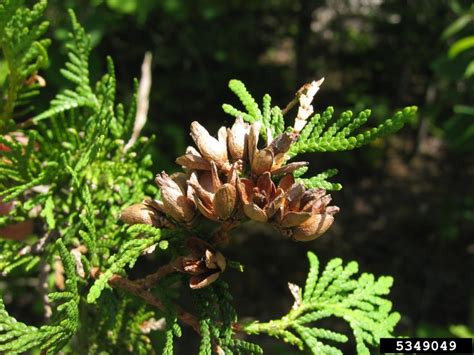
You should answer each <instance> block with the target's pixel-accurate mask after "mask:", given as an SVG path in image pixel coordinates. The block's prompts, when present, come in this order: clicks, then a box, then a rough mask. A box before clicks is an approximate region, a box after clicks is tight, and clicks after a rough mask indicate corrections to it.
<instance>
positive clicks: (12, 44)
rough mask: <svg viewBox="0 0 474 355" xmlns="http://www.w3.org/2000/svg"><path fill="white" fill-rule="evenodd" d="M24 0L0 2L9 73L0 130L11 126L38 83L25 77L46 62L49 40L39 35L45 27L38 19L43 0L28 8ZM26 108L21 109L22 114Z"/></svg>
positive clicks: (1, 33) (2, 44) (1, 44)
mask: <svg viewBox="0 0 474 355" xmlns="http://www.w3.org/2000/svg"><path fill="white" fill-rule="evenodd" d="M24 3H25V1H24V0H5V1H2V3H1V4H0V47H1V50H2V53H3V57H4V59H5V61H6V63H7V65H8V69H9V74H8V76H7V78H6V80H5V82H4V83H1V86H2V92H5V93H6V95H5V97H3V98H2V100H1V101H0V112H1V115H0V133H1V132H2V131H3V130H4V129H5V128H6V127H11V126H13V125H14V120H13V117H14V111H15V108H17V107H20V106H25V105H27V104H29V102H30V100H31V98H32V97H33V96H35V95H37V94H38V92H39V91H38V88H39V85H38V84H36V83H34V82H31V83H27V79H29V78H30V77H32V76H33V75H35V74H36V73H37V72H38V71H39V70H40V69H42V68H44V67H46V66H47V64H48V53H47V48H48V46H49V44H50V40H49V39H43V38H41V37H42V36H43V34H44V33H45V32H46V30H47V28H48V22H47V21H41V17H42V15H43V12H44V10H45V8H46V0H43V1H39V2H38V3H37V4H36V5H34V6H33V7H32V8H31V9H29V8H28V7H26V6H24ZM24 112H25V111H23V113H24Z"/></svg>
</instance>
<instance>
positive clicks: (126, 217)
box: [120, 201, 174, 228]
mask: <svg viewBox="0 0 474 355" xmlns="http://www.w3.org/2000/svg"><path fill="white" fill-rule="evenodd" d="M120 220H121V221H123V222H125V223H127V224H148V225H152V226H155V227H157V228H173V227H174V224H173V223H171V222H170V221H169V220H168V219H167V218H166V217H165V216H164V215H163V214H162V213H160V212H159V211H158V210H157V209H156V208H154V207H153V202H152V201H145V202H144V203H137V204H134V205H131V206H129V207H127V208H125V209H124V210H123V211H122V213H121V214H120Z"/></svg>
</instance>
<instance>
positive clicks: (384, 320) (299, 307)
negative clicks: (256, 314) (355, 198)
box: [245, 252, 400, 354]
mask: <svg viewBox="0 0 474 355" xmlns="http://www.w3.org/2000/svg"><path fill="white" fill-rule="evenodd" d="M308 258H309V262H310V270H309V273H308V277H307V280H306V284H305V288H304V291H302V290H301V289H299V292H298V294H299V295H295V304H294V306H293V308H292V310H291V311H290V312H289V313H288V314H287V315H286V316H284V317H283V318H281V319H279V320H273V321H270V322H268V323H259V322H254V323H251V324H249V325H247V326H246V327H245V331H246V332H247V333H249V334H260V333H266V334H268V335H270V336H274V337H277V338H281V339H283V340H284V341H286V342H288V343H290V344H293V345H296V346H298V347H300V348H301V349H302V348H303V344H304V345H305V346H306V347H307V348H308V349H309V350H311V351H312V352H313V353H314V354H321V353H324V354H342V352H341V351H340V350H339V349H337V348H336V347H334V346H332V345H328V344H326V343H325V341H326V340H330V341H333V342H339V343H344V342H347V340H348V338H347V336H346V335H344V334H341V333H338V332H334V331H331V330H328V329H324V328H319V327H316V326H314V324H315V323H314V322H317V321H319V320H321V319H324V318H328V317H338V318H341V319H343V320H345V321H346V322H348V323H349V326H350V327H351V328H352V331H353V334H354V337H355V340H356V344H357V353H358V354H370V352H369V348H368V346H376V345H377V344H378V343H379V340H380V338H383V337H390V335H391V333H392V331H393V329H394V327H395V325H396V324H397V322H398V321H399V319H400V315H399V314H398V313H396V312H392V311H391V307H392V304H391V302H390V301H388V300H387V299H385V298H384V296H385V295H387V294H388V293H389V290H390V287H391V286H392V283H393V280H392V278H391V277H387V276H382V277H380V278H378V279H375V277H374V276H373V275H372V274H367V273H363V274H362V275H361V276H359V277H358V278H355V277H354V275H355V274H356V273H357V272H358V265H357V263H356V262H350V263H349V264H347V265H346V266H344V265H343V264H342V260H341V259H333V260H331V261H330V262H329V263H328V264H327V266H326V268H325V269H324V271H323V272H322V273H321V274H320V273H319V261H318V259H317V257H316V255H314V254H313V253H311V252H310V253H308Z"/></svg>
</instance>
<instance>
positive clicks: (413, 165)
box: [43, 0, 474, 354]
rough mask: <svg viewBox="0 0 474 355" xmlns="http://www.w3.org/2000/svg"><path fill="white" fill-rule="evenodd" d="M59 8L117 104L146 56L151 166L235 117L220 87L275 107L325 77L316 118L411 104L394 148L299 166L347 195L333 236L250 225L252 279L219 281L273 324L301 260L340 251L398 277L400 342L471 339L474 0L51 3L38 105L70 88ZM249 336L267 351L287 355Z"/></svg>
mask: <svg viewBox="0 0 474 355" xmlns="http://www.w3.org/2000/svg"><path fill="white" fill-rule="evenodd" d="M67 8H72V9H74V11H75V12H76V14H77V15H78V18H79V20H80V22H81V23H82V24H83V25H84V27H85V28H86V29H87V31H88V32H89V33H90V34H91V35H92V39H93V43H94V47H95V49H94V51H93V54H92V74H93V76H95V77H96V78H98V76H99V74H100V73H102V72H103V71H104V67H105V56H106V55H110V56H112V57H113V59H114V61H115V65H116V70H117V76H118V80H119V85H120V87H119V93H120V95H121V96H122V97H123V98H124V99H125V100H129V99H130V93H131V88H132V80H133V78H134V77H139V76H140V66H141V62H142V60H143V56H144V53H145V52H146V51H151V52H152V54H153V64H152V68H153V86H152V92H151V96H150V112H149V120H148V123H147V126H146V129H145V134H147V135H151V134H156V135H157V143H156V146H155V148H154V152H153V154H154V161H155V167H154V169H155V171H156V172H159V171H162V170H167V171H170V170H176V169H177V168H178V167H177V166H176V165H175V164H174V158H175V157H176V156H178V155H179V154H181V153H182V152H183V151H184V149H185V147H186V145H188V144H191V139H190V137H189V135H188V127H189V124H190V122H191V121H193V120H199V121H200V122H201V123H202V124H204V125H205V126H206V127H209V129H210V131H211V132H215V131H216V130H217V128H218V127H219V126H221V125H229V124H231V122H232V121H233V120H232V119H231V117H229V116H227V115H225V114H224V113H223V112H222V109H221V105H222V103H224V102H228V103H231V104H234V105H238V103H237V100H236V98H235V97H234V96H233V94H232V93H231V92H230V90H228V89H227V83H228V81H229V80H230V79H233V78H237V79H240V80H242V81H243V82H244V83H245V84H246V85H247V87H248V89H249V91H250V92H251V93H253V95H254V97H255V98H256V99H257V100H258V101H260V100H261V97H262V96H263V94H264V93H266V92H269V93H270V94H271V95H272V98H273V102H274V103H277V104H278V105H279V106H280V107H284V106H285V105H286V103H288V102H289V101H290V100H291V99H292V97H293V94H294V92H295V91H296V90H297V89H298V88H299V87H300V86H301V85H302V84H304V83H305V82H308V81H311V80H313V79H318V78H320V77H325V78H326V80H325V82H324V85H323V87H322V89H321V91H320V92H319V93H318V94H317V97H316V100H315V108H316V110H317V111H322V110H323V109H324V108H326V107H327V106H329V105H332V106H334V107H335V108H336V113H338V112H341V111H342V110H345V109H353V110H361V109H364V108H371V109H372V118H371V120H370V121H369V124H370V125H376V124H377V123H379V122H380V121H381V120H382V119H385V118H388V117H389V116H390V115H391V114H392V113H393V112H394V111H395V110H396V109H398V108H401V107H403V106H405V105H417V106H418V107H419V114H418V116H417V117H416V119H415V120H413V121H412V122H410V124H409V125H408V126H407V127H405V128H404V129H403V130H402V131H401V132H399V133H398V134H396V135H394V136H392V137H390V138H388V139H385V140H381V141H376V142H375V143H373V144H372V145H371V146H368V147H365V148H363V149H359V150H357V151H352V152H342V153H326V154H324V155H323V154H311V155H308V156H305V157H304V158H305V159H307V160H309V161H310V162H311V171H310V172H309V173H317V172H320V171H322V170H324V169H326V168H333V167H336V168H338V169H339V175H337V176H336V177H335V181H339V182H341V183H342V184H343V186H344V188H343V190H342V191H339V192H334V193H333V198H334V200H335V203H336V204H337V205H338V206H340V207H341V212H340V214H339V215H338V216H337V221H336V224H335V225H334V226H333V227H332V229H331V230H330V231H329V232H328V233H327V235H325V236H323V237H322V238H321V239H319V240H317V241H315V242H312V243H306V244H296V243H292V242H289V241H287V240H284V239H282V238H281V236H278V235H275V233H274V232H273V231H271V230H265V229H263V230H262V229H261V228H260V226H252V225H249V226H248V227H245V229H242V230H240V231H237V233H236V235H235V238H234V240H233V242H232V244H231V245H230V246H229V248H228V250H226V251H225V254H226V255H228V256H229V257H230V258H231V259H238V260H241V261H242V263H243V264H244V265H245V267H246V274H245V275H242V274H238V273H237V272H235V271H230V272H228V273H226V275H225V277H226V279H227V280H228V281H230V282H231V287H232V289H233V291H234V292H235V295H236V305H237V308H238V312H239V314H240V315H241V316H243V317H249V316H254V317H256V318H259V319H262V320H268V319H271V318H275V317H280V316H281V315H283V314H285V312H287V310H288V308H289V307H290V306H291V303H292V301H291V295H290V293H289V291H288V290H287V281H291V282H295V283H299V284H302V283H303V282H304V278H305V274H306V271H307V262H306V258H305V254H306V251H307V250H313V251H315V252H316V253H317V255H318V256H319V257H320V259H321V260H322V262H326V261H328V260H329V259H331V258H333V257H342V258H344V260H346V261H349V260H357V261H358V262H359V263H360V267H361V270H362V271H369V272H373V273H375V274H376V275H382V274H387V275H393V276H394V277H395V285H394V287H393V292H392V295H391V299H392V300H393V303H394V308H395V309H396V310H398V311H400V313H401V314H402V320H401V322H400V323H399V326H398V328H397V333H398V334H399V335H408V336H453V334H454V335H462V334H464V335H465V336H467V335H466V334H467V332H469V331H470V332H473V329H474V295H473V288H474V276H473V274H474V273H473V270H474V262H473V260H474V239H473V237H472V236H473V232H474V223H473V221H474V194H473V192H474V185H473V181H474V164H473V162H474V161H473V156H474V155H473V152H474V100H473V99H474V89H473V77H474V37H473V35H474V7H473V5H472V1H442V0H436V1H432V0H416V1H409V0H297V1H295V0H259V1H257V0H252V1H237V0H228V1H220V0H197V1H179V0H162V1H157V0H90V1H86V0H61V1H59V0H50V5H49V10H48V13H47V16H48V18H49V20H50V21H51V37H52V38H53V39H54V44H53V48H52V50H51V65H50V68H49V70H48V72H47V73H45V75H44V76H45V77H46V78H47V80H48V87H47V90H46V91H45V92H44V94H43V95H45V96H48V95H49V96H53V95H54V94H55V93H56V92H57V91H58V90H59V89H60V88H62V87H63V86H64V85H65V82H64V80H63V79H62V78H61V77H60V75H59V74H58V72H59V70H58V69H59V66H61V65H62V64H63V63H64V60H65V55H64V53H65V50H64V42H63V41H64V39H65V38H66V32H67V30H68V29H69V22H68V17H67V16H66V15H65V14H66V9H67ZM150 183H152V182H150ZM454 325H458V326H457V327H453V326H454ZM331 327H335V328H338V327H340V325H339V323H334V324H331ZM188 339H189V338H188ZM258 341H259V342H263V344H264V348H265V350H267V351H268V352H269V353H271V354H274V353H288V352H289V351H290V349H289V348H287V347H286V346H284V345H281V344H279V343H278V342H273V341H272V340H270V339H268V338H261V339H258ZM183 346H184V345H183ZM184 349H186V347H185V346H184V347H183V353H185V350H184Z"/></svg>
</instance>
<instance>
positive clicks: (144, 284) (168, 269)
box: [133, 262, 176, 290]
mask: <svg viewBox="0 0 474 355" xmlns="http://www.w3.org/2000/svg"><path fill="white" fill-rule="evenodd" d="M175 264H176V262H171V263H169V264H166V265H163V266H162V267H160V268H159V269H158V270H156V271H155V272H154V273H153V274H150V275H148V276H146V277H144V278H143V279H139V280H136V281H133V282H134V283H135V284H136V285H137V286H139V287H141V288H143V289H145V290H146V289H149V288H151V287H153V285H155V284H156V283H157V282H158V281H160V280H161V279H162V278H163V277H166V276H168V275H169V274H172V273H173V272H176V265H175Z"/></svg>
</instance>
